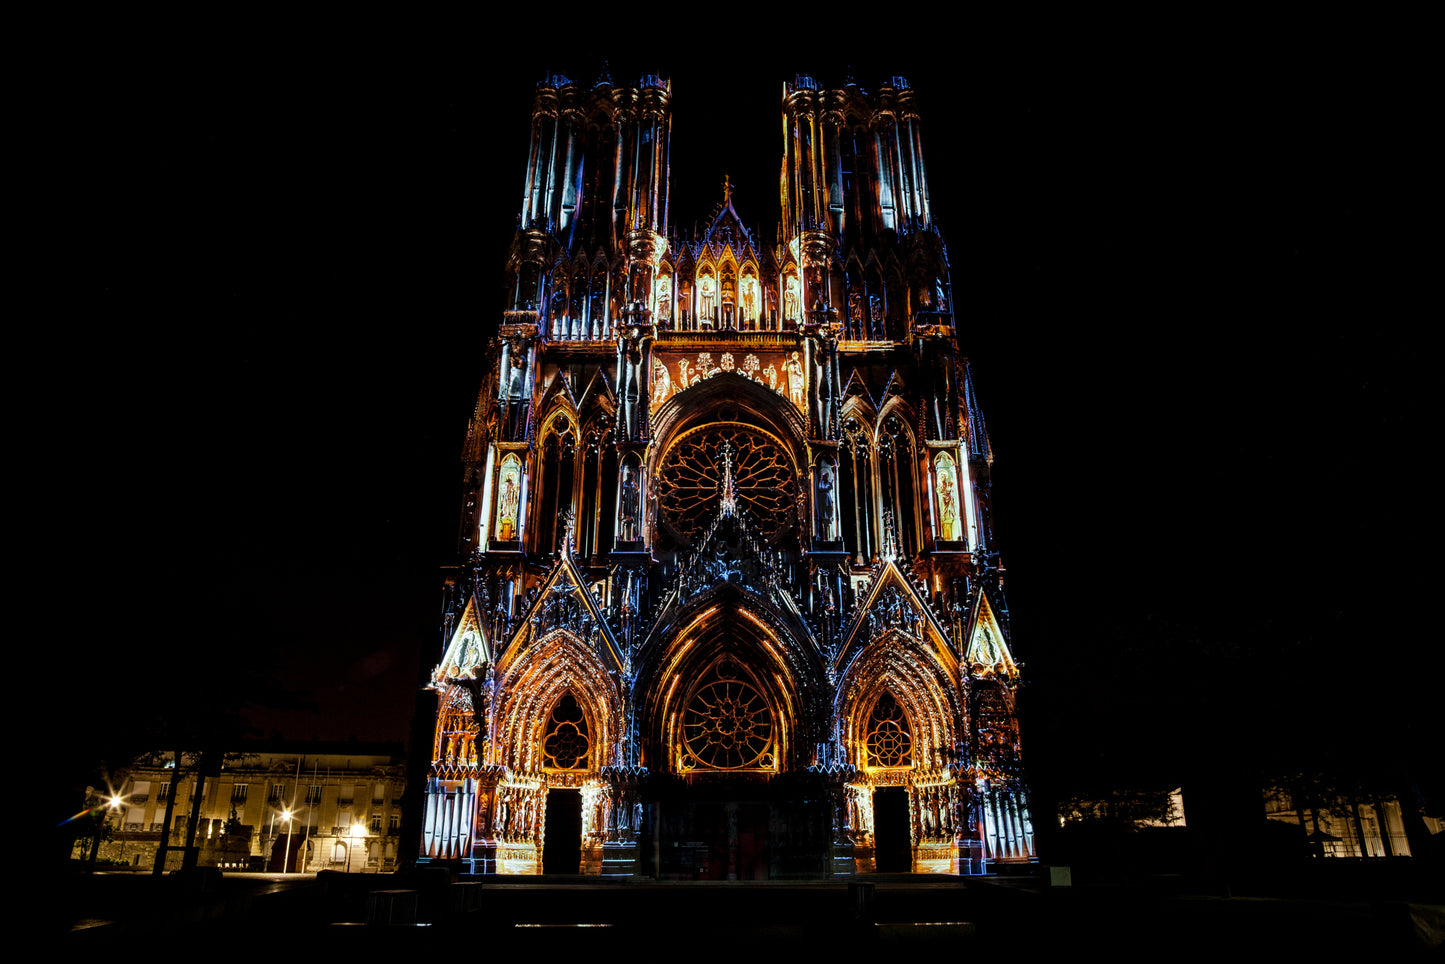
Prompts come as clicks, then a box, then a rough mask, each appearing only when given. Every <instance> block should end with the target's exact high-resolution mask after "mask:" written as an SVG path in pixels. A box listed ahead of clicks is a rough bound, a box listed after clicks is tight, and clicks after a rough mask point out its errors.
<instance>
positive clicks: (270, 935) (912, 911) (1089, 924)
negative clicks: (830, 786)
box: [46, 870, 1445, 964]
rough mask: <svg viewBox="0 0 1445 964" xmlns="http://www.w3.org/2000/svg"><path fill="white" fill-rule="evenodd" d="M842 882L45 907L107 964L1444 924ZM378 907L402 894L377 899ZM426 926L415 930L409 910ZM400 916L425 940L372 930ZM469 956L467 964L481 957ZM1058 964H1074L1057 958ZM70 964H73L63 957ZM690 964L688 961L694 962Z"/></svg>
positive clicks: (1324, 942) (309, 885) (1344, 954)
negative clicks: (113, 962)
mask: <svg viewBox="0 0 1445 964" xmlns="http://www.w3.org/2000/svg"><path fill="white" fill-rule="evenodd" d="M861 880H864V881H865V882H867V883H871V884H872V888H873V890H872V894H871V900H870V895H869V894H868V892H867V889H866V888H864V889H863V890H862V891H860V890H859V889H858V888H856V887H855V888H853V889H852V890H850V888H849V884H848V882H847V880H846V879H844V880H843V881H841V882H832V881H820V882H812V883H784V882H772V883H682V884H679V883H658V882H654V881H644V880H637V881H626V882H617V883H597V882H595V881H596V879H595V878H593V882H584V881H583V880H582V879H581V878H531V879H529V880H528V881H527V882H525V883H519V882H517V881H516V879H515V878H513V879H511V880H501V879H498V878H495V877H493V878H486V879H484V880H482V881H481V882H472V881H470V880H468V879H467V878H461V879H459V880H455V881H453V880H452V879H451V878H449V877H448V876H447V874H446V873H445V871H432V872H430V873H427V874H420V875H413V876H411V877H401V876H396V877H379V876H371V875H367V876H361V875H355V876H350V877H347V876H345V875H331V874H323V875H321V876H320V877H316V876H311V875H302V876H293V877H288V878H282V877H279V876H277V875H268V874H230V875H226V876H225V877H219V876H216V875H214V874H213V875H211V876H210V877H208V878H204V879H201V880H198V881H190V882H187V881H182V880H180V879H177V878H160V879H155V878H152V877H150V876H149V875H135V874H128V873H96V874H94V875H84V874H74V875H71V876H67V877H63V878H60V879H58V880H54V881H52V883H51V887H50V890H51V893H49V894H47V895H46V900H47V903H48V904H49V908H50V912H51V921H52V926H53V927H54V931H53V934H54V937H55V940H56V942H57V944H56V945H55V947H56V949H57V950H61V951H63V952H66V951H68V952H71V953H74V954H75V955H77V956H78V955H81V954H84V955H85V956H86V957H90V955H91V953H92V952H93V953H95V954H103V955H105V956H107V957H110V956H115V955H117V954H120V955H126V954H128V952H133V951H138V950H140V949H141V948H148V949H149V952H150V953H159V952H161V951H162V949H163V948H164V947H166V946H168V945H169V946H171V947H172V948H174V949H175V950H176V951H178V952H183V949H184V948H186V947H194V946H195V945H194V943H193V942H194V941H201V942H203V943H204V944H205V946H209V947H211V948H213V949H215V948H219V947H225V946H227V944H228V943H231V942H234V943H233V944H232V946H233V947H234V949H235V950H236V951H238V952H239V953H242V954H244V953H247V952H246V951H244V950H242V948H243V947H251V948H262V947H267V946H269V947H293V948H301V947H308V946H310V947H318V946H323V945H321V944H318V943H315V942H317V941H324V942H325V945H324V946H326V947H327V948H328V951H329V952H331V953H337V952H345V950H347V949H348V948H355V949H357V950H366V951H371V952H398V953H402V954H425V955H433V954H435V955H446V956H450V955H451V954H454V953H458V952H463V953H468V954H471V953H475V952H477V951H481V950H483V949H485V951H486V952H487V953H488V954H492V953H496V954H507V953H510V952H513V951H520V952H526V951H528V950H530V949H537V948H548V949H557V950H571V949H578V950H584V951H585V950H588V949H592V950H595V951H597V952H603V953H605V955H606V956H607V957H611V956H612V955H613V954H614V953H627V952H631V951H649V950H659V951H661V950H667V952H668V953H669V954H672V955H686V958H697V959H714V958H718V957H731V958H736V957H737V955H738V954H739V953H749V952H755V953H758V954H765V955H767V957H768V959H771V957H772V955H771V954H768V951H769V950H771V949H780V950H788V951H810V952H815V953H830V952H839V951H842V952H845V953H848V952H853V953H857V952H864V953H884V954H887V953H890V952H895V951H904V950H907V951H916V950H930V949H951V950H954V951H959V952H978V953H987V952H989V951H995V950H997V951H1008V952H1012V953H1015V954H1019V953H1022V954H1023V955H1024V956H1025V958H1026V959H1036V958H1037V959H1044V958H1054V959H1067V957H1069V956H1074V955H1081V954H1084V953H1087V952H1096V953H1103V954H1107V955H1109V956H1110V957H1111V958H1112V959H1114V960H1146V959H1153V960H1169V961H1171V964H1172V962H1173V961H1177V960H1181V959H1183V960H1220V959H1221V958H1223V957H1224V956H1225V955H1234V954H1247V955H1249V957H1250V958H1251V959H1255V958H1258V957H1259V956H1261V955H1263V954H1269V953H1276V954H1281V955H1289V957H1290V959H1306V960H1308V959H1310V957H1309V956H1306V957H1304V958H1299V957H1298V955H1301V954H1303V955H1324V956H1322V957H1319V958H1316V959H1318V960H1343V959H1348V958H1350V957H1352V956H1355V955H1361V959H1367V958H1365V957H1364V956H1365V955H1368V959H1387V960H1388V959H1397V960H1414V959H1437V958H1439V957H1440V956H1442V951H1441V948H1442V944H1441V941H1442V936H1445V906H1442V905H1441V903H1440V893H1439V889H1438V884H1437V883H1433V882H1432V881H1430V880H1428V879H1427V880H1424V881H1422V880H1421V879H1420V878H1419V877H1418V875H1413V874H1412V873H1411V872H1409V871H1408V870H1407V872H1406V873H1405V875H1404V876H1403V877H1402V876H1401V875H1399V874H1391V875H1390V876H1388V877H1377V878H1376V879H1373V880H1372V879H1371V878H1369V877H1367V876H1365V877H1362V876H1361V875H1359V874H1354V875H1339V876H1337V877H1336V879H1335V880H1333V881H1331V880H1330V879H1329V878H1328V877H1317V878H1315V879H1314V880H1313V881H1310V882H1306V885H1305V886H1298V882H1295V883H1296V885H1297V886H1295V887H1294V888H1293V889H1294V890H1295V894H1294V895H1293V896H1268V897H1267V896H1221V895H1220V894H1218V893H1213V894H1211V893H1202V892H1199V891H1200V888H1197V887H1190V886H1189V885H1188V884H1187V883H1186V882H1185V881H1184V880H1183V879H1182V878H1167V877H1158V878H1145V879H1139V880H1136V881H1133V882H1130V883H1128V884H1112V885H1103V884H1095V885H1092V886H1082V887H1068V888H1059V887H1055V888H1050V887H1048V886H1047V884H1046V883H1045V881H1044V880H1043V879H1042V878H1040V877H1028V878H1014V879H997V878H993V879H979V878H972V879H969V878H956V877H917V876H908V875H898V876H878V877H875V878H872V879H867V878H861ZM378 891H393V892H395V893H382V894H378V893H375V892H378ZM413 907H414V908H415V910H414V914H413V911H412V908H413ZM388 912H389V913H390V914H391V916H392V917H393V918H394V919H397V920H409V919H411V918H412V917H413V916H414V917H415V919H416V920H417V921H418V922H417V923H415V924H412V923H394V924H390V925H382V924H377V923H373V924H369V925H368V924H367V923H365V921H366V920H367V918H368V915H369V914H370V916H371V917H372V918H377V917H380V916H384V915H385V914H386V913H388ZM467 949H470V950H467ZM1061 955H1062V957H1061ZM63 956H67V957H68V956H70V953H65V954H64V955H63ZM684 959H685V958H684Z"/></svg>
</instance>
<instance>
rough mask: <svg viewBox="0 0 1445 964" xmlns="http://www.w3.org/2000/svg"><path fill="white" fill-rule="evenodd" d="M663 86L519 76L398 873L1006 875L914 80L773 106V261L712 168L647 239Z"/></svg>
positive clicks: (984, 648) (961, 448)
mask: <svg viewBox="0 0 1445 964" xmlns="http://www.w3.org/2000/svg"><path fill="white" fill-rule="evenodd" d="M670 101H671V88H670V85H669V84H668V83H666V82H664V81H661V80H659V79H658V78H656V77H646V78H643V79H642V81H641V82H640V83H638V84H637V85H636V86H626V85H618V84H613V83H612V82H610V81H606V80H604V81H601V82H599V83H597V84H596V85H593V86H591V87H590V88H588V87H586V86H585V85H579V84H574V83H572V82H570V81H567V80H566V79H565V78H560V77H558V78H552V79H551V80H549V81H547V82H544V83H542V84H541V85H539V86H538V88H537V92H536V100H535V105H534V111H533V124H532V137H531V144H530V147H529V154H528V164H527V175H526V183H525V185H524V195H523V205H522V211H521V218H520V224H521V227H520V228H519V230H518V231H517V234H516V238H515V240H514V243H513V246H512V249H511V254H510V257H509V260H508V263H507V266H506V270H507V277H508V285H509V287H508V290H509V301H508V304H507V306H506V310H505V311H504V312H503V315H502V317H501V319H500V329H499V334H498V337H497V338H496V339H495V340H494V341H493V342H492V347H491V350H490V353H489V371H488V373H487V376H486V378H485V381H484V386H483V390H482V392H481V395H480V397H479V399H478V401H477V406H476V410H475V413H474V414H473V416H472V420H471V423H470V427H469V430H468V434H467V440H466V447H465V454H464V462H465V467H464V492H465V495H464V503H465V509H464V512H463V520H462V533H461V547H462V558H463V559H464V560H465V561H464V563H463V564H462V565H461V566H459V567H458V569H457V571H456V576H455V578H454V579H453V580H451V582H450V583H449V590H450V593H451V596H450V601H449V604H448V608H447V613H446V617H445V625H444V642H443V646H444V654H443V657H442V659H441V661H440V663H439V664H438V665H437V666H436V669H435V671H434V673H433V676H432V686H433V688H434V689H435V691H436V693H437V696H438V699H439V712H438V723H437V729H436V736H435V743H434V751H433V763H432V768H431V774H430V778H429V780H428V786H427V794H426V800H427V804H426V814H425V820H424V828H423V842H422V853H423V859H424V860H436V861H457V862H463V863H465V864H466V865H467V866H469V867H470V868H472V869H474V870H475V871H476V872H486V873H508V874H511V873H523V874H527V873H538V872H549V873H551V872H560V873H578V872H581V873H585V874H599V873H600V874H642V875H647V876H656V877H661V878H698V877H701V878H741V879H756V878H763V877H773V878H783V877H815V876H823V875H829V874H846V873H864V872H872V871H910V870H911V871H917V872H947V873H981V872H986V871H988V870H990V869H992V868H995V867H996V866H997V865H999V864H1004V863H1020V862H1022V863H1026V862H1029V861H1032V860H1033V859H1034V857H1033V832H1032V829H1031V824H1030V818H1029V814H1028V807H1027V797H1026V794H1025V789H1024V786H1023V784H1022V781H1021V771H1020V761H1019V748H1018V735H1017V725H1016V716H1015V693H1016V685H1017V681H1018V675H1019V671H1018V666H1017V664H1016V663H1015V662H1014V659H1013V656H1012V655H1011V650H1010V644H1009V628H1008V609H1007V606H1006V604H1005V602H1004V597H1003V586H1002V578H1001V575H1002V569H1001V566H1000V563H999V557H998V554H997V551H996V548H995V544H994V538H993V532H992V522H991V512H990V505H989V484H990V483H989V470H990V463H991V460H992V454H991V451H990V448H989V440H988V435H987V432H986V430H985V428H984V422H983V417H982V415H981V413H980V412H979V409H978V406H977V403H976V401H975V398H974V392H973V386H972V382H971V379H970V375H969V369H968V365H967V362H966V360H965V359H964V358H963V357H962V355H961V354H960V353H959V350H958V342H957V332H958V330H959V327H958V326H960V325H962V326H963V327H964V330H965V331H966V321H965V320H964V319H963V318H962V317H961V316H960V315H959V314H958V313H957V312H956V306H955V302H954V299H953V294H952V282H951V278H950V274H949V266H948V260H947V255H946V250H945V247H944V243H943V239H942V238H941V237H940V235H939V234H938V232H937V231H936V230H935V228H934V227H933V224H932V218H931V213H930V210H929V200H928V189H927V174H926V170H925V167H924V160H923V155H922V153H921V149H920V139H919V137H920V127H919V118H918V116H917V114H916V113H915V109H914V96H913V92H912V91H911V90H910V89H909V87H908V84H907V82H906V81H904V80H902V79H901V78H895V79H893V80H892V81H891V82H889V83H886V84H884V85H883V86H882V87H880V88H879V89H877V90H876V91H872V92H865V91H864V90H863V89H861V88H859V87H857V86H854V85H849V86H847V87H845V88H842V89H838V90H824V89H820V88H818V87H817V85H816V84H815V83H814V82H813V81H812V80H811V79H810V78H806V77H800V78H798V79H797V81H796V82H795V83H793V84H790V85H788V86H786V88H785V94H784V100H783V105H782V110H783V116H784V118H785V136H784V142H783V149H784V156H783V166H782V176H781V191H780V194H781V197H782V203H783V209H782V217H781V224H782V227H781V230H780V231H779V243H777V244H771V245H769V244H764V243H760V241H759V239H758V238H757V237H755V236H754V234H753V233H752V232H750V231H749V230H748V229H747V228H746V227H745V226H744V223H743V221H742V219H741V218H740V217H739V215H738V212H737V211H736V210H735V209H734V207H733V202H732V195H731V190H730V187H729V186H728V185H726V184H724V186H723V189H722V201H721V204H720V205H719V208H718V210H717V211H716V213H715V214H714V216H713V217H712V219H711V222H710V223H709V224H708V226H707V228H706V230H705V231H703V232H701V233H700V234H698V235H697V236H695V237H689V238H684V237H682V236H680V235H679V234H677V233H675V232H674V231H673V229H672V221H671V220H670V214H671V212H670V211H669V190H668V189H669V180H670V177H671V165H670V159H669V147H670V124H671V113H670V111H671V106H670ZM681 173H683V174H685V173H686V172H681ZM690 216H691V212H689V217H690Z"/></svg>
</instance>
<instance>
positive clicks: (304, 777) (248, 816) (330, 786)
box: [100, 743, 406, 874]
mask: <svg viewBox="0 0 1445 964" xmlns="http://www.w3.org/2000/svg"><path fill="white" fill-rule="evenodd" d="M184 762H185V767H184V769H183V770H182V773H181V777H180V778H179V779H176V777H175V767H174V754H168V753H163V754H157V756H156V757H155V758H154V759H152V760H148V761H145V762H140V763H137V764H135V765H133V766H132V767H131V768H130V769H129V770H128V771H127V773H126V778H125V780H124V781H123V782H122V784H121V785H120V786H119V787H116V788H115V790H116V796H115V797H114V798H113V799H114V806H112V807H111V808H110V809H109V812H108V814H107V819H108V820H109V821H110V823H111V824H112V825H113V827H114V836H113V837H112V838H111V839H110V840H109V841H107V842H106V843H105V844H104V845H103V846H102V847H101V851H100V855H101V856H102V857H105V858H107V859H111V860H118V861H123V862H124V863H127V864H129V865H131V866H133V867H153V866H154V864H155V860H156V855H157V853H158V852H159V851H160V848H161V844H162V842H165V843H166V845H167V850H168V853H167V856H166V866H167V867H168V868H171V869H175V868H179V867H180V866H181V858H182V856H183V854H184V850H185V845H186V839H187V836H188V834H187V825H188V824H189V823H190V822H191V821H192V820H194V821H195V823H196V832H195V834H194V835H189V836H191V839H192V840H193V846H195V847H197V848H198V849H199V860H198V863H199V865H200V866H203V867H220V868H222V869H223V870H272V871H277V872H279V871H281V870H282V868H287V869H288V870H290V871H301V872H314V871H319V870H340V871H346V872H350V873H373V874H374V873H390V872H391V871H393V870H395V869H396V866H397V857H398V853H399V851H400V846H399V845H400V843H401V833H402V829H401V797H402V792H403V791H404V790H405V789H406V765H405V762H404V757H403V755H402V752H401V747H400V746H392V745H389V744H363V743H294V744H286V743H277V744H267V745H265V746H261V747H257V748H254V749H251V750H241V751H236V752H233V753H227V754H225V755H224V759H223V763H222V764H221V766H220V768H219V769H218V771H217V772H216V773H214V774H211V775H209V776H207V777H206V778H205V780H204V782H201V781H199V780H198V775H197V772H196V766H195V760H194V758H192V757H191V756H190V755H187V756H186V758H185V760H184ZM198 783H200V786H201V792H200V799H199V801H198V800H197V799H196V788H197V785H198ZM172 787H175V788H176V790H175V794H176V797H175V800H174V801H170V800H169V797H170V796H171V792H172ZM168 803H170V804H171V810H172V814H171V820H170V823H169V824H167V822H166V807H167V804H168ZM288 835H289V837H290V839H289V840H288Z"/></svg>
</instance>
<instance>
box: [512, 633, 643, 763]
mask: <svg viewBox="0 0 1445 964" xmlns="http://www.w3.org/2000/svg"><path fill="white" fill-rule="evenodd" d="M511 656H512V658H510V659H504V661H503V665H502V666H501V668H500V671H499V672H498V674H497V692H498V694H500V695H499V697H498V698H496V699H495V700H494V703H495V710H494V725H493V727H492V731H493V733H494V737H493V750H494V751H495V754H496V755H495V757H494V759H495V760H496V761H497V762H498V763H500V764H502V765H504V766H506V767H508V768H510V769H512V770H514V771H517V772H520V773H539V772H541V771H543V770H544V769H545V768H546V766H545V764H546V757H545V755H544V753H543V749H544V746H543V743H544V740H545V738H546V735H547V724H548V721H549V720H550V719H551V716H552V712H553V709H554V708H555V707H556V706H557V704H558V703H559V702H560V701H561V700H562V698H563V696H564V695H565V694H567V693H571V694H572V695H573V698H574V699H575V700H576V701H577V704H578V706H579V707H580V708H581V711H582V713H583V714H584V718H585V720H586V723H587V729H588V732H589V743H590V746H591V747H592V748H593V749H594V751H595V752H593V753H592V754H591V755H590V757H589V760H588V766H587V768H586V769H588V770H589V771H590V772H594V773H595V772H597V771H598V770H599V769H600V768H601V767H603V766H606V765H609V764H610V763H611V762H612V756H611V754H612V748H614V747H615V745H616V744H617V742H618V740H619V738H620V735H621V732H622V696H621V693H620V692H619V691H618V688H617V685H616V683H615V682H614V681H615V679H616V677H615V676H614V675H613V674H611V673H609V672H608V671H607V667H606V665H605V664H604V663H603V662H602V659H601V658H600V657H599V656H598V655H597V653H596V652H595V651H593V649H592V648H591V647H590V646H587V645H586V644H585V643H583V642H582V640H580V639H579V638H578V637H577V636H576V635H575V634H574V633H572V632H571V631H570V630H566V629H558V630H554V631H553V632H551V633H548V634H547V635H545V636H543V637H541V638H540V639H538V640H536V641H534V643H533V645H531V646H528V647H525V648H524V649H521V650H517V651H514V652H513V653H512V654H511Z"/></svg>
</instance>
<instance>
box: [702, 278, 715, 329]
mask: <svg viewBox="0 0 1445 964" xmlns="http://www.w3.org/2000/svg"><path fill="white" fill-rule="evenodd" d="M698 288H699V290H700V291H701V293H702V320H703V321H707V322H710V321H712V310H713V300H714V299H713V294H714V292H713V286H712V277H711V276H710V275H703V279H702V281H700V282H698Z"/></svg>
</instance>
